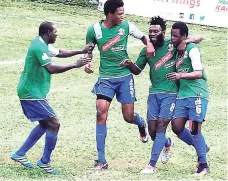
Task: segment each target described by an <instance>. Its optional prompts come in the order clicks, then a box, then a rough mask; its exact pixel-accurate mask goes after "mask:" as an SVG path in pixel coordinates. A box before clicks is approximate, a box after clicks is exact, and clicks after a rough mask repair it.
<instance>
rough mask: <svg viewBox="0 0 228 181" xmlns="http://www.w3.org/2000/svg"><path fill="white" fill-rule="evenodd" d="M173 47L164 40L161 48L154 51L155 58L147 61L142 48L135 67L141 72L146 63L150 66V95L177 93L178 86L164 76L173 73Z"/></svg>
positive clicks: (144, 50)
mask: <svg viewBox="0 0 228 181" xmlns="http://www.w3.org/2000/svg"><path fill="white" fill-rule="evenodd" d="M174 52H175V50H174V47H173V44H172V43H171V41H170V39H168V38H167V39H165V41H164V44H163V46H162V47H159V48H156V49H155V56H154V57H153V58H151V59H150V60H149V61H148V59H147V57H146V49H145V48H143V49H142V51H141V53H140V55H139V57H138V59H137V60H136V62H135V65H136V66H138V68H139V69H141V70H143V69H144V68H145V66H146V64H147V63H148V64H149V66H150V81H151V84H152V85H151V87H150V93H162V92H165V93H177V92H178V86H177V83H176V81H169V80H167V79H166V74H167V73H171V72H175V71H176V68H175V63H176V61H175V56H174Z"/></svg>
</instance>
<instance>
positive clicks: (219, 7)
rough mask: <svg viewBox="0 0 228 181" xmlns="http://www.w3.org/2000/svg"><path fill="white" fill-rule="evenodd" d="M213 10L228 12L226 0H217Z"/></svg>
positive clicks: (227, 1) (227, 0)
mask: <svg viewBox="0 0 228 181" xmlns="http://www.w3.org/2000/svg"><path fill="white" fill-rule="evenodd" d="M215 11H220V12H228V0H219V1H218V4H217V5H216V7H215Z"/></svg>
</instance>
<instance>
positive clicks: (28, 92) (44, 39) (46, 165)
mask: <svg viewBox="0 0 228 181" xmlns="http://www.w3.org/2000/svg"><path fill="white" fill-rule="evenodd" d="M56 37H57V30H56V26H55V25H54V24H53V23H51V22H43V23H41V24H40V27H39V36H38V37H36V38H35V39H34V40H33V41H32V42H31V45H30V46H29V48H28V52H27V55H26V58H25V65H24V71H23V72H22V74H21V77H20V81H19V84H18V87H17V93H18V96H19V98H20V103H21V106H22V109H23V112H24V114H25V116H26V117H27V118H28V119H30V120H31V121H32V122H34V121H38V122H39V124H38V125H37V126H36V127H35V128H34V129H33V130H32V131H31V133H30V135H29V136H28V138H27V140H26V141H25V142H24V144H23V145H22V146H21V147H20V148H19V149H18V150H17V151H16V152H15V153H13V154H12V155H11V159H13V160H15V161H17V162H19V163H21V164H22V165H24V166H26V167H28V168H34V166H33V164H32V163H30V162H29V161H28V160H27V158H26V156H25V154H26V153H27V151H28V150H30V148H32V146H33V145H34V144H35V143H36V142H37V141H38V140H39V139H40V138H41V136H42V135H43V134H44V133H46V138H45V146H44V152H43V155H42V157H41V159H40V160H38V161H37V165H38V166H39V167H40V168H43V169H44V170H45V171H46V172H47V173H49V174H58V173H59V170H57V169H53V168H52V167H51V166H50V161H51V160H50V158H51V153H52V151H53V150H54V149H55V145H56V142H57V136H58V131H59V127H60V122H59V120H58V118H57V117H56V114H55V112H54V110H53V109H52V108H51V106H50V105H49V103H48V102H47V100H46V95H47V94H48V92H49V89H50V81H51V74H56V73H62V72H66V71H68V70H70V69H74V68H80V67H82V66H84V65H85V64H87V63H89V62H90V61H91V59H90V58H81V59H79V60H77V61H76V62H74V63H72V64H68V65H56V64H54V63H53V62H52V60H51V58H50V57H51V54H52V56H53V55H56V56H59V57H68V56H73V55H75V54H77V53H86V52H88V50H89V49H90V48H91V45H90V46H88V45H87V46H86V48H85V49H84V50H83V51H81V52H80V51H78V52H76V51H71V50H69V51H68V50H60V51H59V53H58V51H56V49H55V51H53V48H51V49H52V52H51V53H50V52H49V49H48V45H49V44H51V43H54V42H55V40H56Z"/></svg>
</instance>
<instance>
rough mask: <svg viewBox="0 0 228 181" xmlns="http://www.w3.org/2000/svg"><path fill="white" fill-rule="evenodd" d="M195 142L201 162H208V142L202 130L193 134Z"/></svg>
mask: <svg viewBox="0 0 228 181" xmlns="http://www.w3.org/2000/svg"><path fill="white" fill-rule="evenodd" d="M193 143H194V147H195V149H196V153H197V156H198V158H199V163H207V158H206V142H205V139H204V136H203V134H202V133H201V132H200V133H198V134H197V135H195V136H193Z"/></svg>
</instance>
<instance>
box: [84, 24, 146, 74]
mask: <svg viewBox="0 0 228 181" xmlns="http://www.w3.org/2000/svg"><path fill="white" fill-rule="evenodd" d="M128 35H132V36H133V37H135V38H138V39H141V38H142V37H143V33H142V32H141V31H140V30H138V29H137V28H136V27H135V26H134V25H133V24H132V23H130V22H127V21H122V23H121V24H120V25H119V26H115V27H112V28H110V29H108V28H105V27H104V26H103V25H102V21H100V22H98V23H96V24H94V25H93V26H91V27H89V29H88V31H87V35H86V43H90V42H92V43H94V44H97V46H98V50H99V52H100V67H99V73H100V77H105V78H113V77H121V76H125V75H127V74H130V70H129V69H128V68H127V67H126V66H119V64H120V63H121V62H122V61H123V60H124V59H129V57H128V53H127V42H128Z"/></svg>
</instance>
